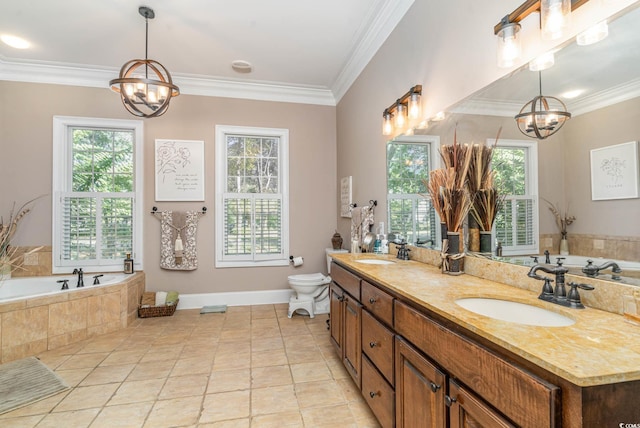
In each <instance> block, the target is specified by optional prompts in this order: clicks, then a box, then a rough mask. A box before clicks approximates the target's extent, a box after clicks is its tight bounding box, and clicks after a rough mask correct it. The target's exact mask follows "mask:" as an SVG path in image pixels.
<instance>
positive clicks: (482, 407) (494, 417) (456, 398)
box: [413, 380, 516, 428]
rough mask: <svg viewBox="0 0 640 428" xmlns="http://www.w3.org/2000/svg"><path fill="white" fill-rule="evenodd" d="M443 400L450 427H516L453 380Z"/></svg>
mask: <svg viewBox="0 0 640 428" xmlns="http://www.w3.org/2000/svg"><path fill="white" fill-rule="evenodd" d="M445 400H446V405H447V406H449V426H450V427H451V428H469V427H491V428H494V427H495V428H516V425H513V424H512V423H511V422H509V421H508V420H506V419H505V418H503V417H502V416H500V414H499V413H497V412H496V411H494V410H493V409H491V408H490V407H489V406H487V404H486V403H484V402H483V401H482V400H481V399H479V398H478V397H476V396H475V395H474V394H473V393H471V392H470V391H469V390H467V389H466V388H464V387H462V386H460V385H458V384H457V383H456V382H455V381H454V380H449V395H448V396H447V397H446V398H445ZM413 426H417V425H413Z"/></svg>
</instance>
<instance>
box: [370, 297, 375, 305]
mask: <svg viewBox="0 0 640 428" xmlns="http://www.w3.org/2000/svg"><path fill="white" fill-rule="evenodd" d="M375 302H376V299H374V298H373V297H369V303H371V304H372V305H373V304H374V303H375Z"/></svg>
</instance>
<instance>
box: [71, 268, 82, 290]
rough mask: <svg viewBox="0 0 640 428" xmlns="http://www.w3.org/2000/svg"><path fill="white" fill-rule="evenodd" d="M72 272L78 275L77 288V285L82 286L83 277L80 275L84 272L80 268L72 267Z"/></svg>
mask: <svg viewBox="0 0 640 428" xmlns="http://www.w3.org/2000/svg"><path fill="white" fill-rule="evenodd" d="M73 274H74V275H76V274H77V275H78V284H77V285H76V287H77V288H79V287H84V279H83V278H82V276H83V274H84V273H83V272H82V268H80V269H74V270H73Z"/></svg>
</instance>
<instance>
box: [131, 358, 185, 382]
mask: <svg viewBox="0 0 640 428" xmlns="http://www.w3.org/2000/svg"><path fill="white" fill-rule="evenodd" d="M175 364H176V360H164V361H150V362H146V363H139V364H136V366H135V368H134V369H133V371H132V372H131V373H130V374H129V377H128V378H127V380H129V381H131V380H146V379H160V378H166V377H168V376H169V373H171V370H173V367H174V366H175Z"/></svg>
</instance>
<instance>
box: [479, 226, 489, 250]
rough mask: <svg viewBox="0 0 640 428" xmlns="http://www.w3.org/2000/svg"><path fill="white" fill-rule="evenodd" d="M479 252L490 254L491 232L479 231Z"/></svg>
mask: <svg viewBox="0 0 640 428" xmlns="http://www.w3.org/2000/svg"><path fill="white" fill-rule="evenodd" d="M480 252H481V253H484V254H491V232H484V231H483V232H480Z"/></svg>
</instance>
